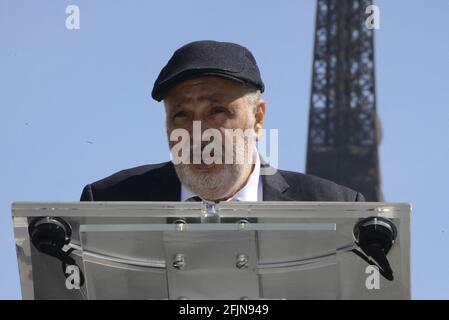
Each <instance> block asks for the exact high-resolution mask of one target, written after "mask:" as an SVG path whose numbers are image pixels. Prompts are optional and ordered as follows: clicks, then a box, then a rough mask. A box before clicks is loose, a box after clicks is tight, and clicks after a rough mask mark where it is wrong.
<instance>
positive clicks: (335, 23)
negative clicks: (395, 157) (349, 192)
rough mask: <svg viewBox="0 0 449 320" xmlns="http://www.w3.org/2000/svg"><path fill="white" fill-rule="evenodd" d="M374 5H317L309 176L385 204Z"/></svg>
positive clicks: (349, 0) (345, 0)
mask: <svg viewBox="0 0 449 320" xmlns="http://www.w3.org/2000/svg"><path fill="white" fill-rule="evenodd" d="M371 4H372V1H370V0H318V1H317V13H316V26H315V46H314V58H313V68H312V70H313V71H312V92H311V98H310V115H309V117H310V118H309V131H308V146H307V164H306V172H307V173H308V174H312V175H315V176H319V177H323V178H326V179H329V180H332V181H335V182H336V183H338V184H342V185H344V186H347V187H350V188H352V189H354V190H357V191H360V192H361V193H362V194H363V195H364V196H365V198H366V200H367V201H383V195H382V191H381V188H380V173H379V156H378V144H379V143H380V134H381V128H380V122H379V119H378V116H377V112H376V92H375V72H374V30H373V29H370V28H368V27H367V26H366V25H365V21H366V19H367V17H368V16H369V14H367V13H365V10H366V8H367V6H369V5H371Z"/></svg>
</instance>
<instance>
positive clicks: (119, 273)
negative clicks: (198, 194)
mask: <svg viewBox="0 0 449 320" xmlns="http://www.w3.org/2000/svg"><path fill="white" fill-rule="evenodd" d="M12 213H13V220H14V233H15V239H16V248H17V257H18V262H19V270H20V279H21V288H22V296H23V298H24V299H409V298H410V205H408V204H394V203H377V202H376V203H374V202H373V203H344V202H258V203H255V202H226V203H219V204H213V203H198V202H71V203H44V202H17V203H13V205H12ZM39 228H40V229H39ZM368 229H369V232H370V233H369V235H368V236H366V235H365V234H366V233H367V232H368V231H366V230H368ZM36 230H37V231H36ZM42 230H44V231H43V233H42ZM39 232H41V233H39ZM52 233H54V238H51V239H50V240H49V239H47V238H46V236H47V235H50V234H52ZM373 234H374V238H373ZM379 235H380V238H378V236H379ZM52 237H53V236H52ZM58 237H59V238H62V239H64V241H63V243H60V244H59V245H60V248H56V249H55V247H54V246H55V243H52V242H51V241H53V240H52V239H59V238H58ZM385 237H386V238H385ZM388 237H390V238H388ZM384 238H385V239H387V238H388V239H389V240H388V239H387V240H388V241H390V242H391V248H390V247H388V248H386V249H385V248H384V247H382V246H383V245H384V244H378V242H376V241H378V240H379V239H380V240H379V241H380V242H382V241H384V240H382V239H384ZM367 239H368V240H367ZM373 239H374V240H373ZM387 240H385V241H387ZM55 241H56V242H57V240H55ZM388 241H387V242H388ZM362 242H364V243H368V245H372V246H371V247H370V248H371V249H373V248H374V249H373V250H374V251H373V250H371V249H369V250H368V249H364V248H362ZM49 243H50V244H49ZM45 245H46V246H47V247H45ZM43 248H47V250H44V249H43ZM48 248H50V249H51V250H50V249H48ZM58 250H59V251H58ZM370 250H371V251H370ZM376 250H377V251H376ZM49 252H50V254H49ZM372 252H380V253H381V254H383V260H382V259H381V258H379V259H377V258H376V255H377V253H372ZM69 257H70V260H69ZM376 259H377V260H376ZM68 261H71V262H70V263H69V262H68ZM385 264H388V268H386V270H387V269H388V270H391V272H390V276H388V275H386V274H387V273H388V272H387V271H388V270H387V271H385V270H383V269H384V268H385ZM382 271H384V272H382Z"/></svg>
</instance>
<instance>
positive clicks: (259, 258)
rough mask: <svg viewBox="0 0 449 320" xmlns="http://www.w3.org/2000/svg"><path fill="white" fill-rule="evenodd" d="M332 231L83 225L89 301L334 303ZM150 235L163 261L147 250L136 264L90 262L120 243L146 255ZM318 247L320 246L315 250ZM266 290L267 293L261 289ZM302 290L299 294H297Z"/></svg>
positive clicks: (316, 227) (104, 259)
mask: <svg viewBox="0 0 449 320" xmlns="http://www.w3.org/2000/svg"><path fill="white" fill-rule="evenodd" d="M335 229H336V226H335V224H313V223H305V224H302V223H294V222H293V223H249V222H244V223H239V222H230V223H201V224H197V223H191V224H182V225H176V224H172V225H167V224H121V225H81V228H80V231H81V233H80V234H81V236H80V239H81V247H82V251H83V253H84V254H83V260H84V272H85V275H86V289H87V296H88V298H91V299H111V298H119V299H120V298H121V299H124V298H128V297H132V298H137V299H163V298H169V299H260V298H273V299H284V298H287V297H289V298H305V297H307V295H306V294H305V292H307V294H309V295H313V296H314V297H315V298H329V299H337V298H339V291H340V290H339V279H340V278H339V272H338V263H337V259H336V230H335ZM154 234H157V236H158V237H161V239H162V242H163V246H164V250H165V258H164V259H162V261H160V260H158V258H157V255H158V252H157V251H156V252H155V254H154V253H153V251H152V249H153V248H154V247H153V248H152V247H148V248H146V251H145V252H146V259H145V258H142V256H143V255H142V254H136V256H139V259H130V258H123V257H120V258H117V256H116V257H114V258H111V257H110V256H105V255H100V254H92V252H105V251H107V252H110V251H109V250H107V249H108V248H109V243H115V244H116V246H117V247H122V246H123V244H122V239H123V242H124V243H126V247H127V248H128V250H129V248H130V244H129V242H130V241H132V239H135V245H134V246H132V245H131V247H133V251H136V252H137V253H141V252H142V250H140V249H142V248H145V247H146V246H145V245H143V246H142V244H144V243H146V241H145V240H144V239H145V238H147V239H152V238H154ZM315 239H319V242H320V244H319V245H316V244H313V243H314V240H315ZM310 240H312V241H310ZM300 243H303V245H298V244H300ZM102 246H104V247H105V248H104V249H105V250H103V248H102ZM139 248H140V249H139ZM117 250H118V251H122V249H120V248H117ZM164 262H165V263H164ZM161 270H162V271H164V272H163V273H162V272H161ZM165 270H166V272H165ZM283 274H286V276H283ZM292 276H294V278H295V280H294V281H293V282H292V281H291V279H289V278H290V277H292ZM311 277H312V278H314V279H323V280H325V281H326V287H327V290H326V291H325V292H323V291H322V290H317V291H316V292H312V291H310V290H311V288H312V287H317V288H318V287H320V286H319V285H318V286H317V284H316V283H314V284H313V283H310V278H311ZM117 278H119V279H120V280H119V281H116V279H117ZM320 281H321V280H320ZM264 282H267V285H265V286H263V285H262V284H263V283H264ZM166 283H167V285H168V292H167V288H166V287H167V285H166ZM272 284H273V285H272ZM111 286H113V287H112V288H110V289H107V290H105V288H109V287H111ZM264 287H265V290H264ZM299 287H301V288H302V291H298V290H296V288H299ZM309 287H310V288H309ZM136 289H138V290H136ZM131 290H133V293H131V292H130V291H131ZM265 291H266V292H265ZM301 292H303V294H302V295H301Z"/></svg>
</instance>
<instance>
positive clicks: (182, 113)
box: [173, 111, 187, 119]
mask: <svg viewBox="0 0 449 320" xmlns="http://www.w3.org/2000/svg"><path fill="white" fill-rule="evenodd" d="M185 116H187V114H186V113H185V112H184V111H180V112H177V113H175V114H174V116H173V119H175V118H182V117H185Z"/></svg>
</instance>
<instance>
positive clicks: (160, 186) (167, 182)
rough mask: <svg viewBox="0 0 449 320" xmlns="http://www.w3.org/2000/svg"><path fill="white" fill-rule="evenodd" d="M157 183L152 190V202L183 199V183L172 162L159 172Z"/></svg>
mask: <svg viewBox="0 0 449 320" xmlns="http://www.w3.org/2000/svg"><path fill="white" fill-rule="evenodd" d="M154 180H155V181H157V182H156V183H155V184H156V185H153V186H152V187H151V188H150V190H151V191H152V194H151V195H150V199H151V201H179V200H180V199H181V182H180V181H179V178H178V175H177V174H176V171H175V168H174V166H173V163H172V162H171V161H169V162H167V163H166V164H165V165H164V166H163V167H161V168H160V170H158V172H157V176H156V179H154Z"/></svg>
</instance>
